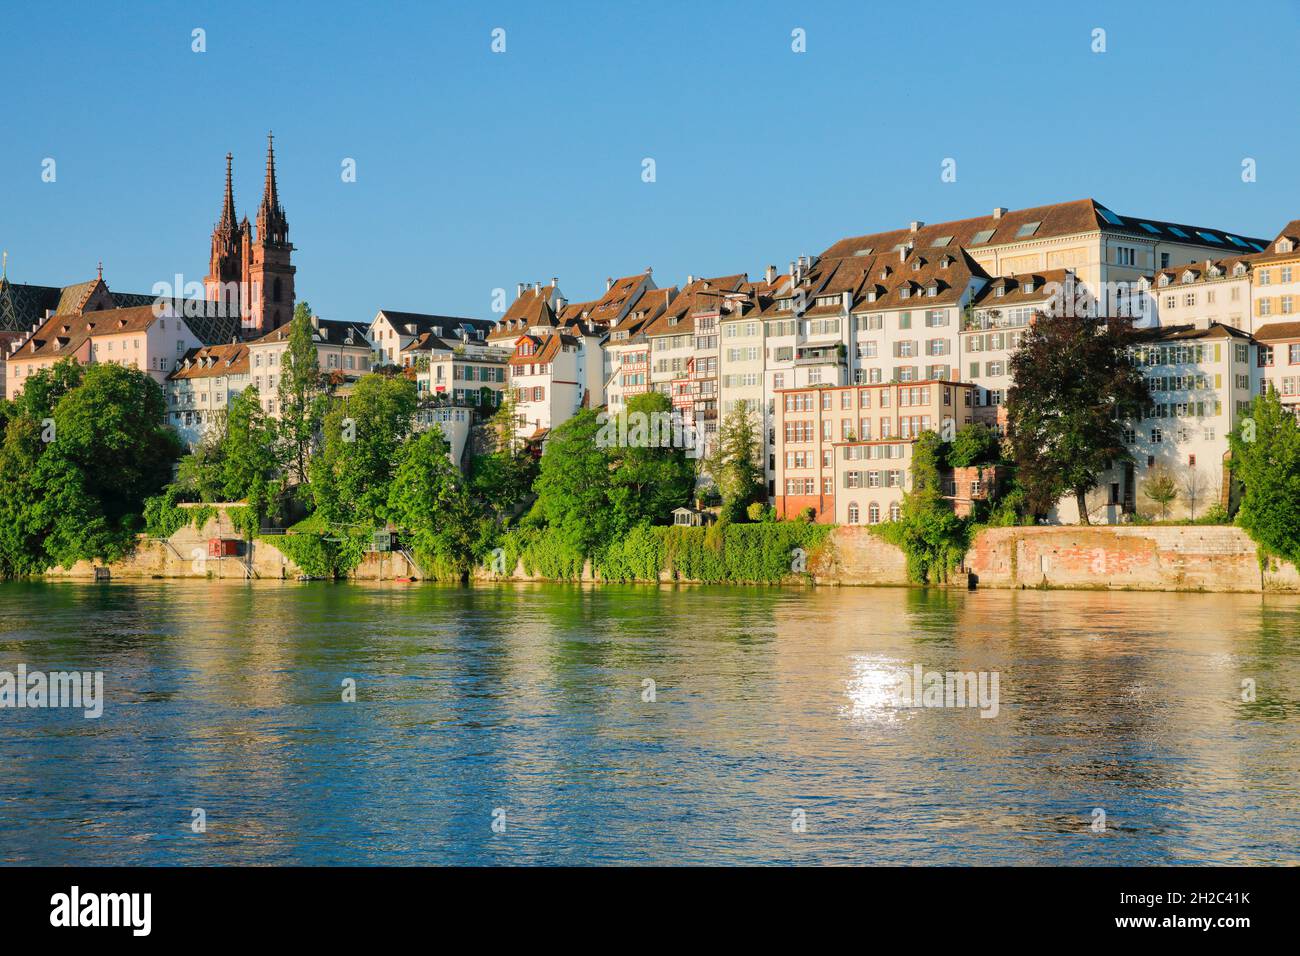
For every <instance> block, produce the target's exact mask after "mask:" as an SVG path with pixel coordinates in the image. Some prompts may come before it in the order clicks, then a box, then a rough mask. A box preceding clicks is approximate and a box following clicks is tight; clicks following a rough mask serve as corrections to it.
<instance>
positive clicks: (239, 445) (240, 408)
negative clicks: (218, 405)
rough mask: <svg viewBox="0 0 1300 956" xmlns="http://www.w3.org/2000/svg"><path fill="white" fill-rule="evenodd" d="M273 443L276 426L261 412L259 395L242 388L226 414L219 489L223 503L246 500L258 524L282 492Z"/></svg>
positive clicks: (274, 505) (271, 509)
mask: <svg viewBox="0 0 1300 956" xmlns="http://www.w3.org/2000/svg"><path fill="white" fill-rule="evenodd" d="M275 444H276V429H275V423H274V422H273V421H271V420H270V419H268V418H267V416H266V413H265V412H264V411H263V410H262V397H261V394H260V393H259V392H258V390H257V388H256V387H252V386H250V387H249V388H245V389H244V390H243V391H242V392H240V393H239V394H238V395H236V396H235V397H234V398H233V399H232V400H231V402H230V407H229V409H227V411H226V425H225V435H224V440H223V441H222V443H221V454H222V459H221V471H220V476H221V481H220V490H221V496H222V498H223V499H224V500H225V501H239V500H243V501H246V502H247V503H248V507H249V508H250V509H251V510H252V512H253V514H254V515H256V517H257V519H258V523H259V524H260V523H261V522H262V521H263V520H264V519H266V518H267V517H269V516H270V515H271V514H272V513H273V512H274V511H275V508H276V505H277V503H278V501H279V498H280V492H281V490H282V487H281V486H282V481H281V479H280V475H279V468H278V462H277V459H276V449H275ZM204 500H206V501H211V500H212V499H211V498H207V499H204Z"/></svg>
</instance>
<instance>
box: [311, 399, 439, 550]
mask: <svg viewBox="0 0 1300 956" xmlns="http://www.w3.org/2000/svg"><path fill="white" fill-rule="evenodd" d="M416 406H417V396H416V391H415V385H414V383H412V382H410V381H408V380H407V379H405V378H402V377H401V376H387V375H374V374H372V375H365V376H362V377H361V379H359V380H358V381H357V384H356V386H355V387H354V388H353V390H352V394H351V395H349V396H348V397H346V398H344V399H342V400H340V401H338V402H337V403H335V405H334V407H333V408H331V409H330V411H329V413H328V414H327V415H326V416H325V424H324V429H323V431H324V436H325V440H324V444H323V447H322V448H321V450H320V451H319V452H318V453H317V454H316V455H314V456H312V458H311V461H310V464H309V469H308V470H309V474H310V476H311V493H312V498H313V500H314V501H315V504H316V508H317V510H318V511H319V512H320V513H321V516H322V517H323V518H324V519H325V520H326V521H327V522H329V523H338V524H345V525H359V524H370V525H376V524H383V523H384V522H385V521H386V520H387V511H388V493H389V485H390V484H391V483H392V480H393V473H394V471H395V469H396V463H397V458H398V449H399V448H401V446H402V443H403V442H404V441H405V440H406V437H407V435H409V434H410V433H411V427H412V423H413V420H414V417H415V410H416Z"/></svg>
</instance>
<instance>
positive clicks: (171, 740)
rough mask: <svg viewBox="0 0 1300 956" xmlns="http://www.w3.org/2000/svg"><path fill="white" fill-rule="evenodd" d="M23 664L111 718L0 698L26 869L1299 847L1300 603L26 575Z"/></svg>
mask: <svg viewBox="0 0 1300 956" xmlns="http://www.w3.org/2000/svg"><path fill="white" fill-rule="evenodd" d="M20 665H24V666H25V667H26V669H27V671H28V672H29V673H31V672H34V671H41V672H50V671H69V670H73V671H99V672H102V674H103V713H102V716H101V717H99V718H98V719H87V718H86V717H85V716H84V713H83V710H77V709H71V708H62V709H51V708H44V709H39V708H38V709H32V708H22V709H18V708H14V707H4V708H0V766H2V767H3V771H4V783H3V786H0V862H4V863H11V864H12V863H27V864H67V863H87V864H110V863H114V864H289V863H296V864H344V863H350V864H536V863H545V864H591V863H630V864H674V863H802V864H872V863H890V864H1001V863H1012V864H1163V863H1170V864H1183V863H1186V864H1192V863H1211V864H1227V863H1265V864H1277V863H1286V864H1295V863H1300V773H1298V771H1300V734H1298V733H1297V728H1298V727H1300V699H1298V697H1300V692H1298V690H1297V688H1300V599H1297V598H1295V597H1284V596H1276V597H1275V596H1264V597H1261V596H1259V595H1198V594H1140V593H1118V592H1116V593H1106V592H1039V591H1024V592H1009V591H979V592H975V593H966V592H946V591H929V592H926V591H919V590H904V589H885V588H861V589H858V588H824V589H807V590H804V589H790V588H739V587H732V588H721V587H681V588H668V587H663V588H655V587H644V586H642V587H638V586H627V587H622V586H603V587H599V588H593V587H579V586H564V585H515V584H510V585H498V586H485V587H475V588H453V587H438V586H433V585H423V584H419V585H394V584H386V585H361V584H327V583H312V584H298V583H288V584H282V583H271V582H265V583H263V582H258V583H254V584H251V585H249V584H241V583H234V582H231V583H218V582H198V581H195V582H179V581H177V582H149V583H143V584H127V583H112V584H101V585H91V584H72V583H11V584H4V585H0V671H8V672H11V673H17V670H18V668H19V666H20ZM917 665H920V668H921V671H922V673H923V674H924V673H927V672H931V671H934V672H940V673H943V672H948V671H959V672H973V673H974V674H976V675H981V674H982V675H983V678H984V679H985V688H986V690H989V691H990V693H991V689H992V688H993V686H994V685H993V683H992V680H993V679H994V678H996V689H997V697H996V714H994V708H993V707H990V706H985V707H984V708H983V709H982V710H981V708H979V707H977V706H965V707H957V706H951V707H926V706H906V704H907V701H905V700H903V699H901V697H900V695H901V694H902V693H903V690H904V689H905V688H906V686H907V682H908V680H909V679H910V675H913V674H915V672H916V667H917ZM0 676H2V675H0ZM977 679H978V677H977ZM349 681H354V682H355V698H356V699H355V701H348V700H345V699H344V697H345V696H347V691H348V685H347V682H349ZM651 682H652V683H651ZM1251 682H1253V684H1252V683H1251ZM914 702H915V701H914ZM922 702H924V700H923V701H922ZM967 703H975V702H973V701H967ZM985 703H986V704H989V703H990V700H989V698H987V697H986V700H985ZM83 704H84V702H83ZM985 714H986V715H988V716H983V715H985ZM196 811H200V812H196ZM1102 813H1104V817H1103V816H1101V815H1100V814H1102ZM200 823H202V825H200ZM494 824H495V826H494ZM196 830H197V831H198V832H196Z"/></svg>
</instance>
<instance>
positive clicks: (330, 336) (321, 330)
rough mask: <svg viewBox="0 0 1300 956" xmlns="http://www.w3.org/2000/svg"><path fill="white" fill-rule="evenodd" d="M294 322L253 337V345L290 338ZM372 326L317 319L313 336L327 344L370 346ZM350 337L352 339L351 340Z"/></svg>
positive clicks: (366, 347)
mask: <svg viewBox="0 0 1300 956" xmlns="http://www.w3.org/2000/svg"><path fill="white" fill-rule="evenodd" d="M292 327H293V322H291V321H290V322H285V323H284V324H283V325H278V326H276V327H275V328H274V329H272V330H271V331H270V332H267V333H266V334H265V335H263V336H262V337H261V338H256V339H253V341H252V342H251V343H250V344H251V345H271V344H275V343H277V342H287V341H288V340H289V330H290V329H291V328H292ZM369 335H370V326H368V325H365V324H363V323H360V322H347V321H339V320H336V319H321V318H317V319H316V325H315V327H314V328H313V330H312V338H313V339H314V340H315V341H317V342H320V343H324V344H327V345H352V346H356V347H357V348H365V349H368V348H370V339H369ZM349 337H350V340H349Z"/></svg>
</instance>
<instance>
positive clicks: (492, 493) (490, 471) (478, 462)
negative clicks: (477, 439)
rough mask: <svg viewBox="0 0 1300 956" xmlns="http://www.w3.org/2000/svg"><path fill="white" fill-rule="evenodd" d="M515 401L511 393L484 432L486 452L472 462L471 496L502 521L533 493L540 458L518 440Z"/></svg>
mask: <svg viewBox="0 0 1300 956" xmlns="http://www.w3.org/2000/svg"><path fill="white" fill-rule="evenodd" d="M515 415H516V412H515V402H514V398H513V397H512V396H511V394H510V393H509V392H505V393H503V395H502V401H501V404H500V405H499V406H498V408H497V410H496V412H495V413H493V415H492V417H491V418H490V419H489V420H488V422H487V423H486V425H485V426H484V427H483V429H482V439H483V446H482V447H483V451H482V452H481V453H480V454H477V455H474V456H473V457H472V458H471V459H470V466H469V481H470V494H471V495H472V496H473V497H474V499H475V500H477V501H479V502H481V503H482V504H483V505H484V507H486V508H487V509H489V510H490V511H491V512H492V513H493V515H495V517H496V518H497V520H498V521H501V520H503V519H504V517H505V516H506V515H508V514H511V513H513V512H514V511H515V510H516V509H517V508H519V506H520V505H522V504H523V503H524V502H525V501H526V500H527V499H528V497H529V495H530V494H531V493H532V487H533V481H534V480H536V478H537V459H536V458H535V457H534V456H533V455H532V454H531V453H530V452H529V451H528V450H527V449H526V448H524V447H523V443H522V442H520V441H518V440H517V439H516V438H515Z"/></svg>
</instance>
